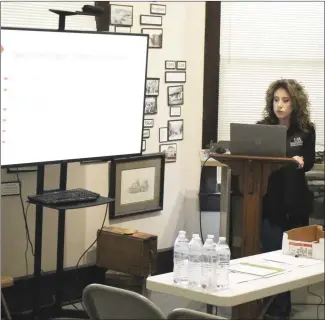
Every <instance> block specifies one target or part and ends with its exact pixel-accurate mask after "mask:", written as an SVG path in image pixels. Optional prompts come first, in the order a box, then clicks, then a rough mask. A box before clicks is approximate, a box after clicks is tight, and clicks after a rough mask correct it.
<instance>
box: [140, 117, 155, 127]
mask: <svg viewBox="0 0 325 320" xmlns="http://www.w3.org/2000/svg"><path fill="white" fill-rule="evenodd" d="M147 121H151V124H149V125H148V124H146V122H147ZM154 125H155V119H144V120H143V128H144V129H147V128H153V127H154Z"/></svg>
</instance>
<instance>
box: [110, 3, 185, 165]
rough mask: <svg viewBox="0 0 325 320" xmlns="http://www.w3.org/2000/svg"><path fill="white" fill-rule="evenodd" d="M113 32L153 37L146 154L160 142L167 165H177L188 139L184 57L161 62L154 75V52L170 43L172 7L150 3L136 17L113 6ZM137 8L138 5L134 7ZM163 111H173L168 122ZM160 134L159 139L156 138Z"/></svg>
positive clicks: (125, 6) (123, 7)
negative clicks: (181, 146) (166, 30)
mask: <svg viewBox="0 0 325 320" xmlns="http://www.w3.org/2000/svg"><path fill="white" fill-rule="evenodd" d="M111 3H112V4H111V10H110V27H109V31H110V32H120V33H131V32H132V33H139V32H140V33H145V34H148V35H149V60H148V70H149V71H148V74H147V81H146V97H145V121H144V130H143V144H142V151H143V152H144V153H148V152H152V150H149V149H148V148H147V146H148V142H149V140H150V139H154V138H158V139H157V141H156V143H157V145H159V147H158V148H157V150H155V151H157V152H164V153H165V157H166V158H165V160H166V164H170V163H175V162H176V161H177V145H178V143H180V141H182V140H183V139H184V119H183V118H182V108H183V107H184V93H185V89H186V72H187V65H186V61H184V60H183V59H182V57H168V56H166V58H165V59H161V61H160V63H161V65H162V66H163V73H162V74H161V73H159V74H158V73H156V74H151V73H150V69H151V68H150V62H151V61H150V60H151V59H150V57H151V54H152V53H151V52H150V51H155V50H161V49H163V48H164V46H166V45H170V44H169V43H168V42H167V41H168V40H172V39H165V38H164V19H165V18H166V16H167V15H168V3H166V4H158V3H149V2H148V3H146V5H147V10H143V12H142V13H140V14H137V15H135V14H134V10H133V9H134V6H133V5H131V4H132V3H131V4H129V3H128V4H124V3H123V4H122V3H115V2H111ZM134 5H136V3H134ZM136 19H137V20H139V21H137V20H136ZM163 108H168V109H169V112H168V114H169V117H168V119H166V120H165V119H164V120H163V119H162V117H160V113H161V112H162V111H161V110H162V109H163ZM154 130H156V131H157V130H158V135H152V132H153V131H154Z"/></svg>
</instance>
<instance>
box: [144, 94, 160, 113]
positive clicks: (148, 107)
mask: <svg viewBox="0 0 325 320" xmlns="http://www.w3.org/2000/svg"><path fill="white" fill-rule="evenodd" d="M157 113H158V100H157V96H145V98H144V114H145V115H151V114H157Z"/></svg>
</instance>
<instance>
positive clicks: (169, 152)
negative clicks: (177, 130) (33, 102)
mask: <svg viewBox="0 0 325 320" xmlns="http://www.w3.org/2000/svg"><path fill="white" fill-rule="evenodd" d="M159 151H160V152H163V153H165V157H166V163H167V162H176V160H177V144H176V143H166V144H161V145H160V146H159Z"/></svg>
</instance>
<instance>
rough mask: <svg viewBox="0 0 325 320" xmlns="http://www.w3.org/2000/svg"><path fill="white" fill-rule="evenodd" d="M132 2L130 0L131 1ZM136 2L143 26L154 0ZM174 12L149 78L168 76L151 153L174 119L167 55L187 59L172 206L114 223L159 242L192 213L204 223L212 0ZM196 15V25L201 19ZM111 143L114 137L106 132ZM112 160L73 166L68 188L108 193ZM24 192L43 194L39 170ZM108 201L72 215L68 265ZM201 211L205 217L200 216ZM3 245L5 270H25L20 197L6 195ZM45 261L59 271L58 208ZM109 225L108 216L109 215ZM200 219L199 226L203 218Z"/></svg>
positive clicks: (48, 223)
mask: <svg viewBox="0 0 325 320" xmlns="http://www.w3.org/2000/svg"><path fill="white" fill-rule="evenodd" d="M125 4H126V3H125ZM129 4H131V5H133V6H134V8H133V9H134V26H133V28H132V32H140V30H141V27H142V26H139V15H140V14H149V13H150V4H149V3H148V2H137V3H135V2H134V3H129ZM166 5H167V14H166V16H163V27H162V28H163V32H164V35H163V48H162V49H150V50H149V63H148V77H160V79H161V80H160V94H159V98H158V115H155V116H154V119H155V126H154V128H152V129H150V138H149V139H148V140H147V151H146V153H153V152H158V151H159V136H158V134H159V127H164V126H166V124H167V120H168V119H169V107H168V106H167V84H165V83H164V71H165V69H164V65H165V60H186V61H187V82H186V83H185V84H184V100H185V104H184V106H182V116H181V119H184V140H183V141H179V142H177V145H178V153H177V162H176V163H167V164H166V173H165V195H164V199H165V200H164V210H163V211H162V212H158V213H153V214H148V215H143V216H137V217H136V218H133V219H124V220H120V221H118V222H114V224H115V225H118V226H121V227H127V228H134V229H138V230H141V231H143V232H150V233H152V234H156V235H158V247H159V248H167V247H171V246H172V244H173V241H174V238H175V236H176V233H177V231H178V230H179V229H180V228H184V227H188V224H187V225H185V224H186V220H187V217H191V216H192V218H191V220H194V221H196V223H197V222H198V220H197V219H198V215H197V212H198V210H197V203H198V202H197V195H198V189H199V179H200V160H199V150H200V148H201V139H202V103H203V56H204V28H205V3H204V2H187V3H180V2H168V3H166ZM194 21H195V24H194V23H193V22H194ZM103 138H104V139H105V140H106V141H107V143H109V140H108V139H107V137H103ZM108 172H109V166H108V165H107V164H96V165H95V164H91V165H80V164H79V163H75V164H69V169H68V188H74V187H83V188H87V189H89V190H93V191H97V192H100V193H101V194H103V195H106V194H107V193H108V179H109V174H108ZM20 178H21V180H22V185H23V190H22V192H23V198H24V199H26V197H27V195H29V194H33V193H35V190H36V175H35V173H22V174H21V175H20ZM1 179H2V181H12V180H14V179H15V177H14V176H13V175H8V174H7V173H6V172H4V170H2V175H1ZM58 181H59V170H58V166H57V165H52V166H49V167H48V168H47V170H46V182H45V185H46V188H54V187H57V186H58ZM104 210H105V207H104V206H99V207H92V208H87V209H83V210H71V211H67V213H66V241H65V243H66V245H65V266H74V265H75V264H76V263H77V261H78V259H79V257H80V256H81V254H82V253H83V252H84V250H85V249H86V248H87V247H88V246H89V245H90V244H91V243H92V242H93V240H94V239H95V237H96V231H97V230H98V228H100V226H101V224H102V221H103V217H104ZM194 215H196V216H197V218H194V219H193V216H194ZM34 220H35V208H34V206H32V205H31V206H30V208H29V211H28V223H29V228H30V231H31V236H32V238H33V237H34V225H35V224H34ZM1 224H2V232H1V249H2V257H1V258H2V259H1V262H2V265H1V268H2V274H10V275H12V276H21V275H24V274H25V262H24V259H25V258H24V252H25V246H26V240H25V229H24V221H23V216H22V210H21V204H20V201H19V197H17V196H13V197H2V199H1ZM43 224H44V228H43V261H42V269H43V270H44V271H47V270H53V269H55V261H56V240H57V235H56V232H57V231H56V230H57V229H56V228H57V211H55V210H50V209H46V210H44V222H43ZM106 225H108V221H106ZM197 225H198V224H197ZM93 259H94V254H89V255H88V256H87V258H86V261H84V262H91V261H93ZM28 263H29V273H32V268H33V258H32V256H31V254H30V252H29V254H28Z"/></svg>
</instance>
